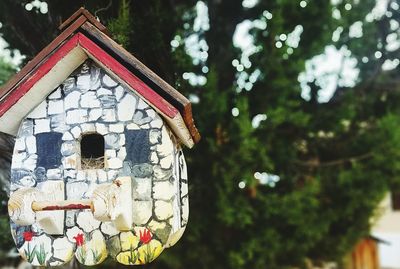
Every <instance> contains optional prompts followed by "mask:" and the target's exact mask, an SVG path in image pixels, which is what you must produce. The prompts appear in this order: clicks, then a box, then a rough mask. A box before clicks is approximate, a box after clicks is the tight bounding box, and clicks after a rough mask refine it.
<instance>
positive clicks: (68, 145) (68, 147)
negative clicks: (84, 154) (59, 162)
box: [61, 141, 76, 156]
mask: <svg viewBox="0 0 400 269" xmlns="http://www.w3.org/2000/svg"><path fill="white" fill-rule="evenodd" d="M75 152H76V145H75V141H67V142H64V143H63V144H62V145H61V154H62V155H63V156H69V155H72V154H74V153H75Z"/></svg>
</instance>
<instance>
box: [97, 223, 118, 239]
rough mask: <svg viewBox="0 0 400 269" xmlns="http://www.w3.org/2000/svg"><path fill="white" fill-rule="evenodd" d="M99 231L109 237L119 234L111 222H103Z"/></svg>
mask: <svg viewBox="0 0 400 269" xmlns="http://www.w3.org/2000/svg"><path fill="white" fill-rule="evenodd" d="M100 230H101V231H102V232H103V233H104V234H106V235H109V236H114V235H117V234H119V231H118V230H117V228H115V225H114V223H112V222H103V223H102V224H101V226H100Z"/></svg>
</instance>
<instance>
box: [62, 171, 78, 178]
mask: <svg viewBox="0 0 400 269" xmlns="http://www.w3.org/2000/svg"><path fill="white" fill-rule="evenodd" d="M76 174H77V172H76V170H75V169H68V170H67V169H65V170H64V178H72V179H76Z"/></svg>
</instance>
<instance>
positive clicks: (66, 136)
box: [62, 132, 74, 141]
mask: <svg viewBox="0 0 400 269" xmlns="http://www.w3.org/2000/svg"><path fill="white" fill-rule="evenodd" d="M62 140H63V141H70V140H74V137H73V136H72V134H71V133H70V132H65V133H64V134H63V136H62Z"/></svg>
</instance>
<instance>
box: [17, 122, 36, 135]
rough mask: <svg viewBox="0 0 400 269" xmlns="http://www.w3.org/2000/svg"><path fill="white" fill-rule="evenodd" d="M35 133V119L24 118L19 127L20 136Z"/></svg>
mask: <svg viewBox="0 0 400 269" xmlns="http://www.w3.org/2000/svg"><path fill="white" fill-rule="evenodd" d="M29 135H33V120H28V119H26V120H24V121H22V124H21V125H20V127H19V130H18V137H22V136H29Z"/></svg>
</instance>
